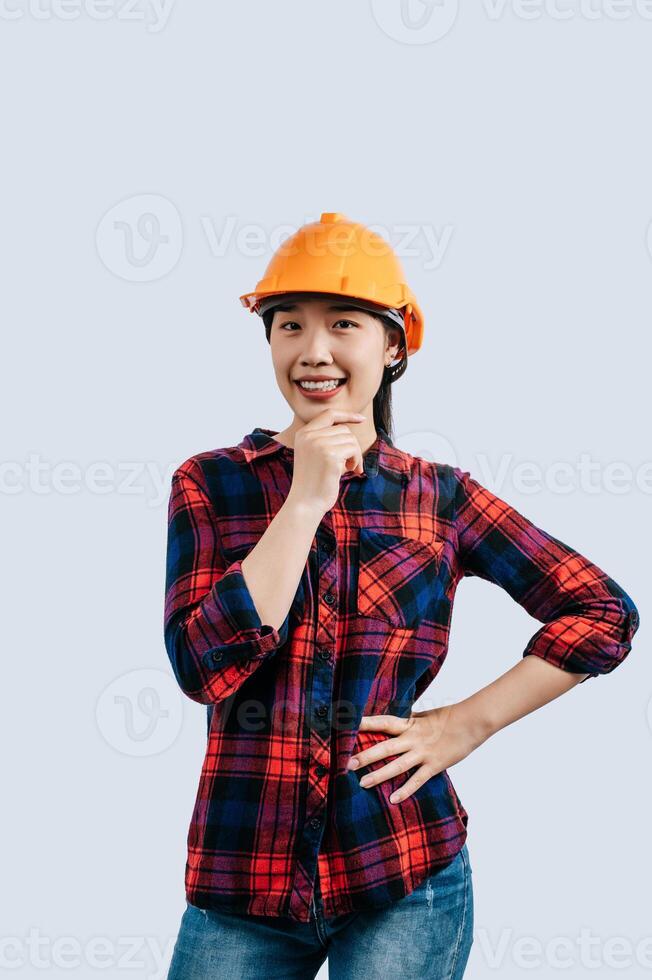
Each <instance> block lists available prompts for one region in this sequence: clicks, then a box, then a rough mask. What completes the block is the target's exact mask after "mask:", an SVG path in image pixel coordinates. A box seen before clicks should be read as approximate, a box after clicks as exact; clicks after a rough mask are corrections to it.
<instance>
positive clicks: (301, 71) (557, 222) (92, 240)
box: [0, 0, 652, 980]
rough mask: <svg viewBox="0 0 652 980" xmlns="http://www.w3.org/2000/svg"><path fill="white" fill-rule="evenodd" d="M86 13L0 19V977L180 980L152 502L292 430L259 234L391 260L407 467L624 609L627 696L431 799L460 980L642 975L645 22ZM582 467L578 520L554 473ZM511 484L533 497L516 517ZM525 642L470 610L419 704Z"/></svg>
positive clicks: (592, 697)
mask: <svg viewBox="0 0 652 980" xmlns="http://www.w3.org/2000/svg"><path fill="white" fill-rule="evenodd" d="M412 4H414V5H413V6H412ZM97 9H98V10H99V9H100V8H97ZM101 10H102V11H103V12H104V14H105V15H106V16H105V19H100V18H99V16H98V12H97V10H96V9H95V8H93V7H91V6H90V0H89V2H88V4H87V5H84V4H83V3H82V2H81V0H79V3H77V5H76V6H75V0H69V2H68V5H67V6H60V7H55V6H54V5H52V4H51V3H50V2H49V0H47V2H46V0H42V3H41V6H40V7H39V8H36V7H35V6H34V7H32V8H30V7H29V6H28V3H27V0H16V3H15V5H14V6H13V7H9V6H6V7H4V8H3V12H2V16H1V17H0V19H1V20H2V25H1V26H2V30H1V32H0V54H1V57H0V61H1V62H2V65H3V68H2V78H3V83H4V85H3V90H4V93H5V97H4V99H3V109H2V132H3V136H4V152H3V180H2V190H3V207H2V212H3V220H2V229H1V232H0V241H1V247H2V256H1V257H2V267H3V271H4V276H3V289H2V304H3V307H4V316H3V320H4V325H5V329H6V333H5V344H6V349H8V354H9V356H8V357H7V359H6V360H5V373H4V384H3V391H4V396H5V407H4V419H5V426H4V452H3V458H4V461H5V466H4V468H3V473H4V476H3V508H2V512H3V515H4V517H3V544H4V547H3V550H4V553H5V557H6V561H5V567H4V586H3V595H4V599H5V625H4V631H3V632H4V651H5V658H4V663H5V681H4V683H3V685H2V688H1V691H2V693H1V698H2V710H1V716H2V722H3V743H4V747H5V753H4V774H5V784H4V785H5V806H4V808H3V834H2V868H3V875H2V877H3V885H4V887H3V893H4V894H3V899H2V901H3V908H2V915H1V921H2V930H1V931H2V937H3V939H4V941H5V942H7V939H8V941H9V944H8V945H6V946H5V947H4V952H3V955H4V957H5V959H4V962H3V966H2V967H0V969H1V970H2V971H3V972H4V971H5V970H6V972H7V973H9V972H11V974H12V975H13V976H15V977H23V976H24V977H32V976H34V977H35V976H43V975H44V974H45V975H48V976H50V975H51V976H56V977H59V976H62V977H63V976H69V975H74V976H83V977H84V978H93V977H96V976H97V977H100V976H102V977H118V976H136V977H140V976H143V977H147V978H155V977H164V976H165V970H166V967H167V962H168V961H169V956H170V954H171V949H172V943H173V941H174V938H175V936H176V933H177V930H178V926H179V921H180V917H181V913H182V911H183V908H184V895H183V868H184V860H185V843H186V833H187V828H188V822H189V819H190V814H191V810H192V805H193V802H194V795H195V791H196V787H197V781H198V777H199V772H200V767H201V762H202V757H203V749H204V745H205V711H204V709H203V708H202V707H200V706H199V705H196V704H194V703H193V702H191V701H190V700H188V699H187V698H184V697H183V695H181V694H180V692H178V689H177V688H176V687H175V685H174V683H173V682H171V681H170V677H171V671H170V669H169V665H168V662H167V658H166V653H165V649H164V646H163V638H162V613H163V585H164V559H165V533H166V527H165V523H166V507H167V494H168V484H169V476H170V474H171V472H172V470H173V469H174V468H175V467H176V466H177V465H178V464H179V463H180V462H181V461H182V460H184V459H186V458H187V457H189V456H190V455H192V454H194V453H196V452H200V451H203V450H206V449H211V448H214V447H217V446H223V445H230V444H233V443H235V442H238V441H240V439H241V438H242V437H243V435H244V434H245V433H246V432H248V431H250V430H251V429H252V428H253V427H254V426H255V425H261V426H267V427H270V428H274V429H281V428H283V427H285V426H286V425H287V424H288V422H289V421H290V415H289V410H288V408H287V406H286V404H285V402H284V401H283V399H282V397H281V395H280V394H279V392H278V390H277V388H276V384H275V380H274V375H273V372H272V369H271V361H270V355H269V348H268V346H267V344H266V342H265V340H264V334H263V331H262V325H261V323H260V321H259V320H258V319H257V318H254V317H253V316H251V315H250V314H248V313H247V312H246V311H245V310H244V309H243V308H242V307H241V306H240V305H239V302H238V295H239V294H240V293H242V292H245V291H246V290H249V289H251V288H253V286H254V284H255V282H256V281H257V279H258V278H259V277H260V275H261V274H262V271H263V269H264V266H265V264H266V262H267V260H268V258H269V256H270V254H271V250H272V246H271V244H270V243H271V241H272V240H273V236H274V235H275V234H276V233H278V232H279V229H282V228H283V226H286V225H287V226H290V227H291V228H296V227H298V226H299V225H301V224H303V223H304V222H305V221H306V220H310V219H315V218H318V217H319V214H320V212H321V211H342V212H344V213H345V214H347V215H348V216H349V217H351V218H354V219H356V220H359V221H362V222H364V223H366V224H374V225H376V226H378V227H379V228H383V229H385V230H386V232H387V237H388V238H389V239H390V241H392V243H393V244H394V245H395V247H397V248H399V249H402V260H403V264H404V267H405V270H406V273H407V275H408V279H409V281H410V283H411V284H412V286H413V289H414V291H415V293H416V295H417V296H418V298H419V301H420V303H421V305H422V307H423V309H424V312H425V317H426V333H425V339H424V344H423V347H422V349H421V350H420V351H419V352H418V354H417V355H415V356H414V358H413V359H412V360H411V362H410V365H409V368H408V371H407V372H406V374H405V375H404V377H403V378H402V379H401V380H400V381H399V382H398V383H397V385H396V386H395V389H394V391H395V418H396V429H397V440H396V441H397V443H398V445H399V446H401V447H402V448H404V449H407V450H409V451H410V452H413V453H415V454H417V455H423V456H426V457H428V458H431V459H441V460H442V461H445V462H451V463H454V464H456V465H461V466H463V467H464V468H465V469H469V470H470V471H471V473H472V474H473V475H474V476H475V477H476V478H477V479H479V480H480V482H482V483H484V484H485V485H486V486H489V487H491V489H493V490H494V492H496V493H499V494H500V495H501V496H502V497H504V498H505V499H507V500H508V501H509V502H510V503H511V504H513V505H514V506H516V507H518V508H519V509H520V510H521V511H522V512H524V513H525V514H526V515H527V516H528V517H529V518H530V519H532V520H533V521H535V522H536V523H537V524H539V525H540V526H542V527H543V528H545V529H547V530H548V531H550V532H551V533H553V534H554V535H556V536H557V537H560V538H561V539H562V540H564V541H566V542H568V543H569V544H571V545H572V546H573V547H575V548H577V549H578V550H579V551H581V552H583V553H584V554H586V555H587V556H588V557H589V558H591V559H592V560H593V561H595V562H596V563H597V564H599V565H600V566H601V567H602V568H604V569H605V570H606V571H608V573H609V574H610V575H612V576H613V577H614V578H615V579H616V580H617V581H618V582H619V583H620V584H621V585H623V587H624V588H625V589H626V590H627V591H628V592H629V593H630V594H631V595H632V597H633V598H634V600H635V601H636V603H637V605H638V607H639V611H640V613H641V620H642V626H641V629H640V630H639V632H638V634H637V635H636V637H635V640H634V648H633V651H632V653H631V654H630V657H629V659H628V660H627V661H626V662H625V663H624V665H623V666H621V667H620V668H619V669H618V670H617V671H616V672H615V673H613V674H611V675H608V676H604V677H600V678H598V679H595V680H591V681H589V682H588V683H586V684H585V685H582V686H581V687H579V688H575V689H574V690H572V691H571V692H569V693H568V694H567V695H566V696H564V697H561V698H559V699H558V700H557V701H555V702H553V703H551V704H549V705H547V706H545V707H544V708H542V709H541V710H540V711H538V712H535V713H533V714H531V715H529V716H528V717H527V718H524V719H522V720H521V721H519V722H516V723H515V724H514V725H512V726H510V727H509V728H507V729H505V730H503V731H502V732H500V733H498V734H497V735H496V736H494V737H493V738H492V739H491V740H490V741H489V742H487V743H485V745H484V746H482V747H481V748H480V749H479V750H478V751H477V752H476V753H474V754H473V755H472V756H470V757H469V758H467V759H466V760H464V761H463V762H462V763H460V764H458V765H457V766H455V767H454V769H453V770H451V775H452V778H453V780H454V783H455V785H456V788H457V790H458V793H459V795H460V797H461V799H462V801H463V803H464V805H465V806H466V808H467V810H468V811H469V814H470V820H469V828H468V829H469V838H468V846H469V852H470V856H471V861H472V865H473V874H474V886H475V902H476V911H475V914H476V928H475V943H474V946H473V950H472V954H471V959H470V961H469V967H468V970H467V976H468V977H469V978H472V980H475V978H484V977H487V976H494V975H500V976H501V977H505V978H512V977H524V976H529V975H535V976H537V977H539V976H541V977H554V976H558V975H561V974H562V973H563V974H564V975H565V976H572V977H584V976H587V977H588V976H591V977H596V976H597V977H601V976H606V975H608V974H610V973H612V972H615V971H616V969H617V967H618V964H625V966H626V968H625V969H624V970H622V971H621V972H623V973H624V975H626V976H627V977H639V976H643V975H647V974H648V972H649V969H650V964H651V963H652V939H651V938H650V937H652V925H651V922H650V916H649V886H650V857H651V844H650V837H649V832H648V828H649V826H650V815H651V814H650V809H651V807H650V784H649V761H650V747H651V728H650V718H651V717H652V709H651V707H650V696H651V694H652V691H651V686H652V685H651V683H650V671H649V661H648V651H647V649H646V646H647V644H646V639H647V617H648V602H647V590H646V585H647V582H648V581H649V576H648V574H646V573H647V572H648V555H649V550H650V529H649V528H650V519H649V518H650V492H651V489H652V487H651V483H652V481H651V480H650V454H649V442H648V432H649V427H648V425H646V424H645V421H646V415H645V413H644V409H645V408H647V407H648V398H647V397H646V395H647V392H646V386H647V382H648V374H649V367H648V365H649V353H650V351H649V323H650V305H651V303H650V295H651V293H650V284H651V281H652V261H651V257H650V251H649V248H648V227H649V224H650V220H651V218H652V195H651V192H650V168H651V162H652V161H651V149H652V144H651V140H650V126H649V92H650V88H651V87H652V64H651V62H650V57H649V52H650V44H651V42H652V20H651V19H650V17H651V16H652V11H651V10H647V9H646V8H645V6H644V4H643V0H641V2H640V4H639V5H638V6H637V5H636V4H635V3H634V2H633V0H632V2H631V3H627V0H624V2H621V3H619V4H618V5H617V6H616V5H615V4H614V5H613V6H611V5H609V4H608V3H607V2H606V0H604V2H603V0H593V3H592V5H591V7H590V8H589V5H588V2H585V4H584V5H583V6H582V5H581V4H580V2H579V0H578V2H573V0H567V2H566V3H564V4H561V3H559V4H558V7H557V8H555V7H554V6H553V5H552V3H548V4H547V6H546V5H545V4H543V3H542V4H540V5H537V4H536V3H535V4H531V3H530V4H528V5H527V6H526V5H523V7H522V8H521V7H518V6H517V5H515V4H514V3H512V4H509V3H507V4H504V5H500V4H497V5H493V6H492V5H491V4H490V3H488V2H487V3H486V4H484V5H483V4H476V5H473V4H468V5H466V6H465V7H464V9H461V10H459V11H458V10H457V8H456V7H455V6H454V5H452V4H450V3H448V2H445V0H444V2H442V3H440V4H434V5H432V6H430V7H426V6H425V5H423V4H422V3H420V2H417V0H410V4H405V5H404V6H403V7H401V4H400V3H399V2H398V0H395V2H391V3H390V2H374V3H364V2H363V3H357V4H353V3H350V2H343V0H331V2H330V3H328V4H321V5H316V4H306V3H299V2H287V0H284V2H279V0H276V2H275V3H273V4H272V3H262V2H259V3H246V2H242V3H239V4H230V5H226V6H222V5H219V9H218V5H217V4H213V5H209V4H200V3H197V2H195V3H191V2H187V3H185V4H182V3H178V4H176V5H173V6H172V7H171V8H169V9H167V10H166V11H165V12H164V13H163V14H161V13H160V12H159V13H157V12H156V11H155V9H154V8H153V7H149V6H140V7H136V8H134V10H133V12H131V13H130V11H129V9H128V8H127V7H126V5H125V4H124V3H122V4H120V3H114V4H113V5H111V4H110V3H109V5H108V6H105V7H103V8H101ZM11 11H17V15H13V14H12V13H11ZM567 13H569V14H570V15H569V16H566V14H567ZM148 215H153V216H154V217H153V219H151V220H150V219H149V218H148V217H147V216H148ZM152 221H153V222H154V224H152ZM157 223H158V224H157ZM406 227H407V229H408V232H409V234H410V235H412V239H411V241H410V247H411V249H412V251H413V254H406V245H405V235H406ZM247 228H249V232H247V233H246V234H248V235H252V236H253V238H247V237H244V238H243V237H242V236H243V233H244V230H246V229H247ZM251 228H253V229H254V231H253V232H252V231H251ZM229 229H231V231H232V234H231V236H230V237H229ZM152 235H153V238H152ZM256 236H258V238H259V240H260V241H261V242H262V245H261V246H260V247H258V248H255V247H254V245H253V244H252V241H255V239H256ZM428 236H430V238H431V239H433V238H434V239H435V240H436V241H438V242H439V253H438V254H437V255H435V256H434V258H433V254H432V250H431V248H430V246H429V245H428ZM402 242H403V244H401V243H402ZM583 454H588V456H589V457H590V459H591V460H592V461H593V462H594V463H595V464H596V468H595V472H594V476H593V484H594V486H595V487H597V491H596V492H591V491H590V490H589V489H588V488H587V486H586V485H582V484H581V483H580V481H579V478H578V477H577V475H576V476H575V477H573V476H572V471H574V472H575V473H576V474H577V467H578V465H579V462H580V459H581V457H582V455H583ZM98 463H102V464H104V478H103V480H102V481H98V480H97V470H93V466H94V465H95V464H98ZM523 463H533V464H535V466H538V467H539V469H540V473H541V478H540V480H539V481H538V483H537V482H536V481H535V485H534V489H533V490H530V491H529V492H528V491H527V489H526V487H525V486H524V485H523V483H522V482H519V479H518V470H517V467H518V466H519V465H521V464H523ZM559 463H562V464H566V465H567V466H568V467H569V468H570V471H571V474H570V475H567V476H566V477H564V480H565V482H566V483H567V484H568V487H569V489H568V490H567V492H560V490H559V488H558V487H557V488H556V487H555V484H554V479H553V478H554V474H555V469H554V468H555V466H556V465H558V464H559ZM614 464H620V467H621V468H620V470H612V469H610V467H613V466H614ZM37 466H40V467H41V469H40V475H38V476H37V474H36V471H35V468H36V467H37ZM64 466H65V469H62V467H64ZM501 466H502V467H504V472H503V473H502V474H501V470H500V468H501ZM614 473H615V474H616V479H614ZM618 474H620V476H618ZM93 480H95V482H93ZM530 485H531V481H530ZM539 625H540V624H539V623H538V622H537V621H535V620H533V619H531V618H530V617H529V616H528V615H527V614H526V613H525V612H524V611H523V610H522V609H521V608H520V607H519V606H518V605H517V604H515V603H514V602H513V601H512V600H511V599H510V598H509V596H507V594H505V593H503V592H501V590H500V589H498V588H496V587H493V586H491V585H489V584H488V583H484V582H481V581H467V582H466V583H464V584H462V585H461V587H460V589H459V591H458V594H457V601H456V605H455V610H454V617H453V629H452V637H451V643H450V652H449V658H448V660H447V662H446V664H445V665H444V668H443V669H442V671H441V673H440V675H439V677H438V678H437V680H436V682H435V683H434V684H433V685H432V686H431V689H430V691H429V692H427V696H426V697H425V698H424V699H422V703H423V705H435V704H443V703H445V702H448V701H451V700H459V699H461V698H464V697H466V696H468V695H469V694H471V693H472V692H473V691H475V690H477V689H478V688H480V687H482V686H484V685H485V684H487V683H489V682H490V681H491V680H493V679H494V678H495V677H497V676H498V675H499V674H500V673H502V672H503V671H505V670H506V669H508V668H509V667H510V666H511V665H512V664H513V663H515V662H516V661H517V660H518V659H519V658H520V656H521V653H522V650H523V649H524V647H525V644H526V643H527V640H528V639H529V637H530V636H531V635H532V633H533V632H534V631H535V630H536V629H538V627H539ZM30 936H31V939H30ZM558 937H562V942H563V944H564V945H563V946H562V947H561V948H560V947H555V946H554V941H555V939H556V938H558ZM582 937H584V938H582ZM524 940H525V941H526V943H525V946H523V941H524ZM619 940H620V941H619ZM551 941H552V942H553V946H552V947H550V946H549V944H550V943H551ZM37 942H40V943H41V945H40V947H38V949H37V947H36V946H35V944H36V943H37ZM94 942H95V943H100V942H102V943H104V945H103V946H102V949H101V950H100V952H99V953H97V961H98V962H102V963H106V964H108V966H106V967H105V968H104V969H100V967H99V966H97V965H96V966H92V965H91V964H90V963H89V958H90V957H91V956H92V955H93V943H94ZM646 942H647V945H645V943H646ZM582 943H584V946H582ZM641 943H643V945H640V944H641ZM75 944H76V947H75ZM583 950H584V952H583ZM157 957H163V962H162V963H160V962H159V964H158V967H157ZM556 957H559V958H561V959H563V960H567V961H570V964H571V966H570V969H568V968H567V969H565V970H564V969H562V967H561V966H560V964H559V959H556ZM12 961H13V962H17V963H18V964H19V965H18V968H14V969H11V970H10V969H9V964H10V963H11V962H12ZM38 962H41V963H44V964H45V967H46V969H45V970H44V969H42V968H39V966H38V965H37V963H38ZM591 962H592V963H597V964H598V965H599V966H598V968H597V969H591V968H590V966H589V963H591ZM71 963H73V964H74V963H81V965H80V966H79V967H77V969H71V968H70V966H66V964H71ZM537 963H538V964H540V965H539V966H538V967H537V968H535V969H534V970H533V969H532V967H531V964H537ZM20 964H22V965H20ZM646 964H647V968H646ZM134 965H135V967H136V968H135V969H134ZM129 968H131V969H130V970H129ZM326 975H327V971H326V968H324V969H323V971H322V972H321V973H320V977H324V976H326Z"/></svg>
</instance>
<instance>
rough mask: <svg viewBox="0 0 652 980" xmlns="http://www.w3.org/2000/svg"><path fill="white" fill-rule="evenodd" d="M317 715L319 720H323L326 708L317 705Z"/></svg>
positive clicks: (322, 705) (326, 712)
mask: <svg viewBox="0 0 652 980" xmlns="http://www.w3.org/2000/svg"><path fill="white" fill-rule="evenodd" d="M317 714H318V715H319V717H320V718H323V717H324V716H325V715H327V714H328V708H327V707H326V705H325V704H320V705H319V707H318V708H317Z"/></svg>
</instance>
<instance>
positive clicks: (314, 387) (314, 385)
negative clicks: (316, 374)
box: [299, 381, 339, 391]
mask: <svg viewBox="0 0 652 980" xmlns="http://www.w3.org/2000/svg"><path fill="white" fill-rule="evenodd" d="M299 384H300V385H301V387H302V388H305V389H306V390H307V391H331V390H332V389H333V388H339V382H338V381H300V382H299Z"/></svg>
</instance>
